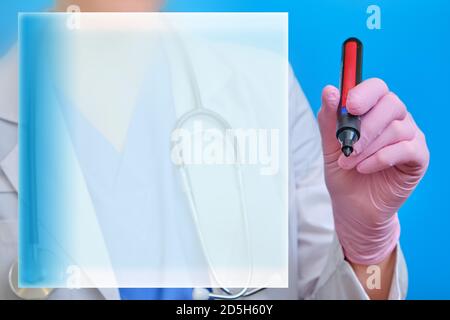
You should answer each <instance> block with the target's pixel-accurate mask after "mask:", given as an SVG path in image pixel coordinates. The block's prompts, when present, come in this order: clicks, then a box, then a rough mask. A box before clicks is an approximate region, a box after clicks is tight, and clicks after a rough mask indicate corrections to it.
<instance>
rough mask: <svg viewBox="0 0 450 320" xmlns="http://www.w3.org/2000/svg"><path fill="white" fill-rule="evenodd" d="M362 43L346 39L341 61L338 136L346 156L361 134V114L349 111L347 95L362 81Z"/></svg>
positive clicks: (354, 39) (353, 39) (351, 150)
mask: <svg viewBox="0 0 450 320" xmlns="http://www.w3.org/2000/svg"><path fill="white" fill-rule="evenodd" d="M361 68H362V43H361V41H359V40H358V39H356V38H349V39H347V40H345V42H344V43H343V45H342V62H341V88H340V89H341V99H340V101H339V107H338V111H337V128H336V138H337V139H338V140H339V142H340V143H341V146H342V149H341V150H342V152H343V153H344V155H345V156H346V157H348V156H350V154H351V153H352V152H353V145H354V144H355V142H356V141H358V139H359V136H360V128H361V120H360V118H359V116H355V115H352V114H350V113H348V111H347V108H346V105H347V95H348V92H349V90H350V89H351V88H353V87H355V86H356V85H357V84H358V83H360V82H361V72H362V70H361Z"/></svg>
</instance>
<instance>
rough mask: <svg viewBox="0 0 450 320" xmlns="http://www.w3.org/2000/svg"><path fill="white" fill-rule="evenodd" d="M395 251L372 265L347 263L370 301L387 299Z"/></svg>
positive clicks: (392, 273)
mask: <svg viewBox="0 0 450 320" xmlns="http://www.w3.org/2000/svg"><path fill="white" fill-rule="evenodd" d="M395 260H396V249H394V250H393V251H392V252H391V254H390V255H388V257H387V258H386V259H384V260H383V261H381V262H380V263H378V264H374V265H362V264H356V263H352V262H350V261H349V263H350V265H351V266H352V268H353V270H354V271H355V274H356V276H357V277H358V279H359V282H360V283H361V285H362V286H363V288H364V290H365V291H366V293H367V295H368V296H369V298H370V299H372V300H381V299H387V298H388V297H389V292H390V289H391V283H392V277H393V275H394V270H395V263H396V261H395Z"/></svg>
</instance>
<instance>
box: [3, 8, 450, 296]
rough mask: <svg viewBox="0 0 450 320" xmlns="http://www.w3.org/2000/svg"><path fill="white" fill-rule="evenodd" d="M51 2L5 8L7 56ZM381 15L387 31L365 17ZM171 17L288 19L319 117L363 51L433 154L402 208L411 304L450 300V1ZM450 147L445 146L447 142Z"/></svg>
mask: <svg viewBox="0 0 450 320" xmlns="http://www.w3.org/2000/svg"><path fill="white" fill-rule="evenodd" d="M51 3H52V1H50V0H33V1H32V0H6V1H5V0H2V1H0V53H3V52H5V50H7V48H8V46H10V45H11V44H12V43H13V42H14V40H15V38H16V36H17V22H16V18H17V17H16V13H17V12H18V11H35V10H41V9H43V8H46V7H50V6H51ZM371 4H376V5H378V6H379V7H380V8H381V30H369V29H368V28H367V27H366V19H367V17H368V16H369V15H368V14H366V9H367V7H368V6H369V5H371ZM166 10H167V11H287V12H289V26H290V30H289V32H290V35H289V39H290V42H289V52H290V61H291V63H292V66H293V68H294V70H295V72H296V74H297V76H298V78H299V80H300V82H301V85H302V87H303V89H304V91H305V93H306V95H307V96H308V98H309V100H310V103H311V105H312V107H313V109H314V110H315V111H317V109H318V107H319V105H320V92H321V89H322V87H323V86H324V85H326V84H328V83H331V84H334V85H338V81H339V66H340V53H341V52H340V50H341V43H342V41H343V40H345V39H346V38H347V37H349V36H356V37H359V38H360V39H361V40H362V41H363V43H364V45H365V51H364V71H363V76H364V78H368V77H374V76H376V77H380V78H382V79H384V80H385V81H386V82H387V83H388V84H389V86H390V88H391V90H392V91H394V92H396V93H397V94H398V95H399V96H400V97H401V98H402V99H403V101H404V102H405V103H406V105H407V106H408V108H409V110H410V111H411V113H412V114H413V115H414V117H415V119H416V121H417V123H418V124H419V126H420V127H421V128H422V130H423V131H424V132H425V134H426V136H427V140H428V145H429V148H430V152H431V163H430V168H429V170H428V173H427V175H426V176H425V178H424V179H423V181H422V182H421V184H420V187H419V188H418V189H417V190H416V191H415V192H414V194H413V196H412V197H411V198H410V199H409V200H408V201H407V203H406V204H405V205H404V206H403V207H402V209H401V212H400V218H401V222H402V236H401V241H402V247H403V250H404V253H405V256H406V259H407V262H408V269H409V276H410V277H409V292H408V298H410V299H450V249H449V246H450V230H449V229H450V201H448V198H447V197H448V196H450V193H449V189H450V188H449V187H448V184H449V183H450V174H449V169H448V160H447V156H448V155H449V152H448V149H447V148H449V147H450V144H449V142H448V141H447V140H446V131H445V130H446V129H447V125H448V124H449V119H450V90H449V88H450V41H449V37H450V1H448V0H427V1H425V0H417V1H409V0H396V1H392V0H377V1H376V2H375V1H373V0H371V1H365V0H359V1H357V0H340V1H338V0H334V1H333V0H301V1H294V0H292V1H287V0H254V1H251V0H222V1H218V0H216V1H213V0H210V1H206V0H203V1H201V0H190V1H185V0H171V1H169V3H168V5H167V6H166ZM446 141H447V142H446Z"/></svg>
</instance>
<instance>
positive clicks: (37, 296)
mask: <svg viewBox="0 0 450 320" xmlns="http://www.w3.org/2000/svg"><path fill="white" fill-rule="evenodd" d="M8 279H9V287H10V288H11V291H12V292H14V294H15V295H16V296H17V297H19V298H21V299H24V300H44V299H47V298H48V296H49V295H50V294H51V293H52V292H53V290H54V289H50V288H19V273H18V263H17V261H16V262H14V263H13V264H12V265H11V267H10V268H9V274H8Z"/></svg>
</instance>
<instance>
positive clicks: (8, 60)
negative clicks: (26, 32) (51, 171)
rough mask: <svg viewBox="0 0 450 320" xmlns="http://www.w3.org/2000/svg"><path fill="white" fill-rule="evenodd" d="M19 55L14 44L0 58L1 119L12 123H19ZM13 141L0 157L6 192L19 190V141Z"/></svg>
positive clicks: (0, 181) (0, 182)
mask: <svg viewBox="0 0 450 320" xmlns="http://www.w3.org/2000/svg"><path fill="white" fill-rule="evenodd" d="M17 55H18V50H17V46H14V47H12V48H11V49H10V50H9V51H8V53H7V54H6V55H5V56H4V57H2V58H1V59H0V119H1V120H3V121H6V122H8V123H10V124H11V125H16V124H17V113H18V112H17V110H18V80H17V79H18V64H17V59H18V58H17ZM13 143H14V146H13V148H12V149H11V150H10V151H9V152H8V153H7V154H5V155H1V158H0V168H1V170H2V171H3V174H2V175H1V176H0V186H1V188H2V191H4V192H10V191H17V185H18V163H17V153H18V151H17V149H18V148H17V141H14V142H13ZM6 180H7V181H6Z"/></svg>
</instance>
